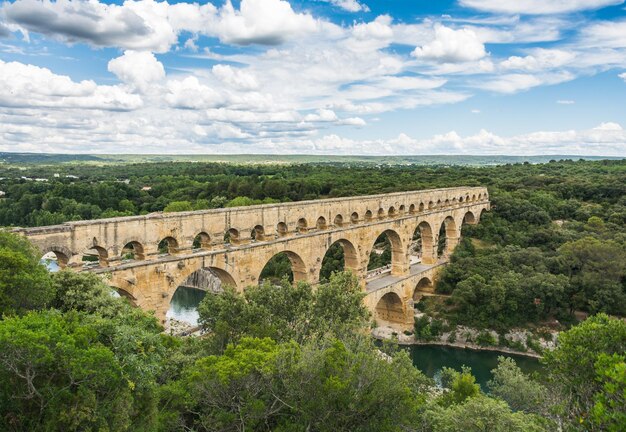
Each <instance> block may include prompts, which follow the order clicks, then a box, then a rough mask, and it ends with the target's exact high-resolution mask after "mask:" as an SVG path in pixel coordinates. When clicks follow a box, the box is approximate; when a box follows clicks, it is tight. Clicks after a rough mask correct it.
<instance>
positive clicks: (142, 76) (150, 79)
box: [108, 51, 165, 93]
mask: <svg viewBox="0 0 626 432" xmlns="http://www.w3.org/2000/svg"><path fill="white" fill-rule="evenodd" d="M108 70H109V72H111V73H113V74H115V76H117V77H118V78H119V79H120V81H122V82H124V83H126V84H128V85H130V86H131V87H132V88H134V89H136V90H138V91H139V92H141V93H144V92H146V91H147V90H148V88H149V87H150V86H151V85H152V84H154V83H157V82H159V81H162V80H163V79H164V78H165V69H164V68H163V64H161V62H159V61H158V60H157V59H156V57H155V56H154V54H152V53H150V52H136V51H124V55H122V56H121V57H117V58H114V59H113V60H111V61H109V64H108Z"/></svg>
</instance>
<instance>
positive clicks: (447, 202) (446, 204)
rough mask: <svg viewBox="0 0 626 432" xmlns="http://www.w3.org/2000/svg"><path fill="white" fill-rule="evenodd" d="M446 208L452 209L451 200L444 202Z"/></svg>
mask: <svg viewBox="0 0 626 432" xmlns="http://www.w3.org/2000/svg"><path fill="white" fill-rule="evenodd" d="M443 205H444V207H450V200H449V199H447V200H445V201H444V202H443Z"/></svg>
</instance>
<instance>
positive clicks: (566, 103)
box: [556, 99, 576, 105]
mask: <svg viewBox="0 0 626 432" xmlns="http://www.w3.org/2000/svg"><path fill="white" fill-rule="evenodd" d="M556 103H558V104H559V105H574V104H575V103H576V101H573V100H569V99H561V100H558V101H556Z"/></svg>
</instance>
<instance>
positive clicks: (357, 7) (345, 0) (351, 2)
mask: <svg viewBox="0 0 626 432" xmlns="http://www.w3.org/2000/svg"><path fill="white" fill-rule="evenodd" d="M326 1H328V2H330V3H332V4H333V5H335V6H337V7H339V8H341V9H343V10H345V11H348V12H369V10H370V8H369V7H368V6H367V5H366V4H364V3H360V2H359V1H357V0H326Z"/></svg>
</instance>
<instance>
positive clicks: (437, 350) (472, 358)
mask: <svg viewBox="0 0 626 432" xmlns="http://www.w3.org/2000/svg"><path fill="white" fill-rule="evenodd" d="M409 350H410V354H411V358H412V359H413V364H414V365H415V366H416V367H417V368H418V369H419V370H421V371H422V372H423V373H424V374H425V375H426V376H429V377H431V378H434V379H435V381H436V382H437V383H438V384H441V369H442V368H443V367H444V366H447V367H450V368H453V369H456V370H460V369H461V366H463V365H465V366H469V367H471V368H472V374H473V375H474V376H475V377H476V382H477V383H478V384H480V385H481V387H482V389H483V390H487V381H489V380H490V379H491V378H492V374H491V370H492V369H495V367H496V366H498V357H499V356H505V357H511V358H513V360H515V362H516V363H517V366H519V368H520V369H521V370H522V372H525V373H527V374H530V373H532V372H535V371H538V372H541V370H542V366H541V364H540V363H539V361H538V360H537V359H534V358H531V357H524V356H518V355H511V354H504V353H499V352H496V351H475V350H470V349H463V348H452V347H445V346H439V345H414V346H411V347H410V348H409Z"/></svg>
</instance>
